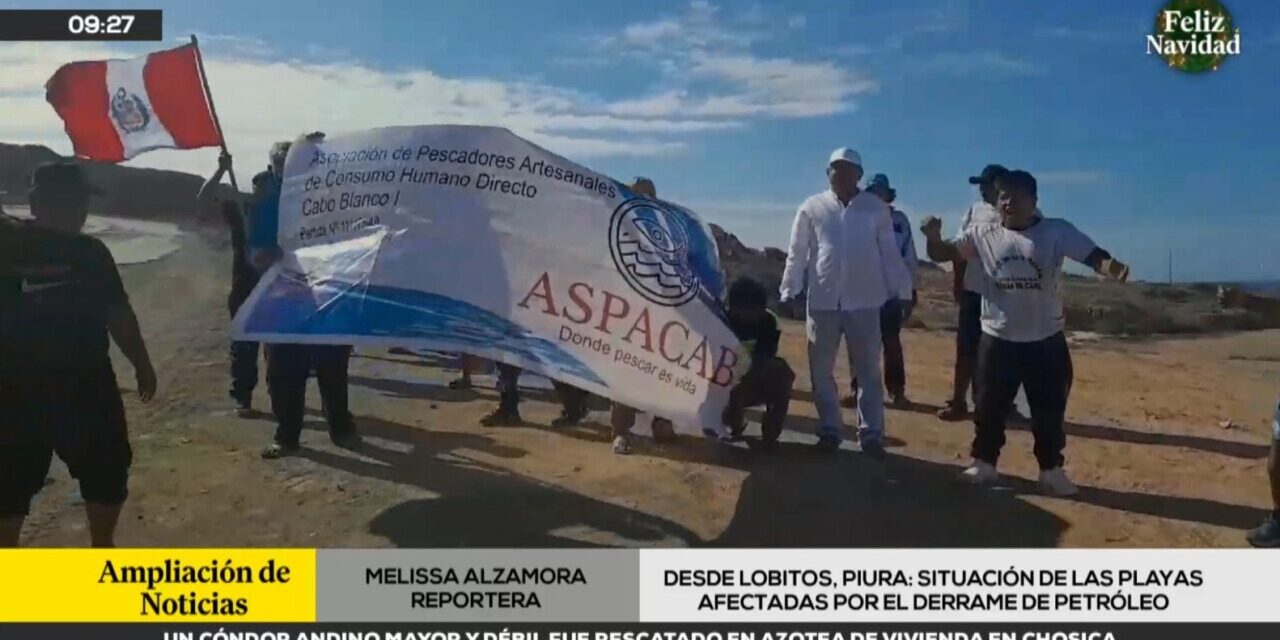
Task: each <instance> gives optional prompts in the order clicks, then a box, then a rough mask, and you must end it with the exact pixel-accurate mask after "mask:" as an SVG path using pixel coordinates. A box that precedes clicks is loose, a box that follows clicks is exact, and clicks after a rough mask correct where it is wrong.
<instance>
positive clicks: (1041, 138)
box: [0, 0, 1280, 280]
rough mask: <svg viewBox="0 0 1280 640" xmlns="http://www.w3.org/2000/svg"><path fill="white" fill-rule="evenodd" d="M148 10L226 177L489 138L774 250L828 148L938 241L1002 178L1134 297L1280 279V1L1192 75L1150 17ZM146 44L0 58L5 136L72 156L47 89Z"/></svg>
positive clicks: (716, 6)
mask: <svg viewBox="0 0 1280 640" xmlns="http://www.w3.org/2000/svg"><path fill="white" fill-rule="evenodd" d="M2 4H6V3H4V2H0V5H2ZM10 4H11V3H10ZM41 4H42V3H40V2H34V3H32V2H24V3H21V6H23V7H38V6H41ZM99 4H102V5H106V6H110V5H111V3H99ZM117 4H120V3H117ZM123 4H133V3H123ZM161 4H162V5H164V8H165V26H166V36H167V37H169V38H171V39H172V38H176V37H179V36H182V35H184V34H186V33H189V32H191V31H196V32H198V33H201V34H203V35H204V36H205V38H204V48H205V50H206V56H207V57H208V59H209V69H210V70H209V74H210V78H211V81H212V83H213V92H214V97H215V99H216V100H217V102H218V106H219V110H220V111H222V112H223V119H224V125H225V127H226V129H227V135H228V138H229V142H230V144H231V146H232V151H233V153H235V154H236V155H237V157H238V159H239V163H238V164H239V165H241V166H243V165H245V164H247V165H249V167H250V168H252V167H254V166H255V165H257V164H261V162H260V161H258V160H257V159H258V158H261V157H262V155H263V153H264V152H265V149H266V145H267V144H269V142H270V140H272V139H275V138H279V137H286V138H287V137H292V135H293V134H295V133H297V132H296V131H293V129H312V128H321V129H326V130H330V131H339V130H343V129H359V128H365V127H371V126H380V125H389V124H410V123H417V124H425V123H435V122H450V121H466V122H469V123H477V124H480V123H484V124H498V125H503V126H510V127H511V128H512V129H513V130H515V131H516V132H517V133H521V134H522V135H527V136H528V137H531V138H532V139H534V140H535V141H537V142H539V143H540V144H543V145H544V146H547V147H549V148H551V149H552V150H555V151H557V152H560V153H562V154H564V155H566V156H568V157H570V158H572V159H574V160H577V161H580V162H582V163H584V164H587V165H588V166H591V167H593V168H595V169H597V170H600V171H603V172H605V173H608V174H610V175H613V176H615V177H618V178H623V179H625V178H629V177H631V176H634V175H637V174H643V175H647V176H649V177H652V178H653V179H654V180H655V181H656V182H657V184H658V187H659V191H660V194H661V195H663V196H664V197H668V198H670V199H673V200H677V201H679V202H682V203H684V204H687V205H689V206H691V207H692V208H694V210H696V211H698V212H700V213H701V214H702V215H703V216H704V217H706V218H708V219H710V220H712V221H715V222H718V223H720V224H722V225H723V226H725V227H726V228H728V229H729V230H730V231H733V232H735V233H737V234H738V235H740V236H741V237H742V238H743V239H744V241H746V242H747V243H748V244H751V245H755V246H760V245H775V246H785V243H786V238H787V232H788V229H789V225H790V220H791V217H792V215H793V213H794V209H795V207H796V205H797V204H798V203H799V202H800V201H801V200H802V199H803V198H804V197H805V196H807V195H809V194H811V193H813V192H814V191H817V190H819V189H820V188H822V186H823V181H824V177H823V173H822V171H823V164H824V161H825V158H826V156H827V155H828V154H829V152H830V151H831V149H832V148H834V147H837V146H845V145H848V146H852V147H855V148H857V149H858V150H859V151H861V152H862V154H863V158H864V160H865V164H866V167H867V170H868V172H884V173H887V174H888V175H889V176H890V178H891V180H892V181H893V183H894V186H895V187H896V188H897V189H898V192H899V200H900V203H901V205H902V206H903V208H904V209H905V210H907V211H908V212H909V213H910V214H911V215H913V216H915V217H919V216H923V215H925V214H936V215H941V216H942V217H943V218H944V220H946V221H947V223H948V228H949V229H954V226H955V221H956V219H957V218H958V217H959V215H960V214H961V213H962V212H963V211H964V209H965V208H966V207H967V205H968V204H969V203H970V202H971V201H972V200H973V199H974V198H975V193H974V191H973V189H972V188H971V187H970V186H969V185H968V184H967V182H966V180H965V178H966V177H967V176H969V175H971V174H973V173H974V172H976V171H978V170H979V169H980V168H981V167H982V165H983V164H985V163H987V162H991V161H996V162H1001V163H1003V164H1005V165H1007V166H1011V167H1022V168H1026V169H1029V170H1031V171H1032V172H1034V173H1036V174H1037V175H1038V176H1040V178H1041V208H1042V209H1043V210H1044V211H1045V212H1046V213H1047V214H1049V215H1053V216H1060V217H1066V218H1069V219H1070V220H1072V221H1074V222H1076V223H1077V225H1078V226H1079V227H1081V228H1082V229H1084V230H1085V231H1086V232H1088V233H1089V234H1091V235H1092V236H1093V237H1094V238H1095V240H1097V241H1098V242H1099V243H1100V244H1102V245H1103V246H1105V247H1108V248H1110V249H1111V250H1112V251H1113V253H1115V254H1116V255H1117V256H1118V257H1120V258H1122V259H1127V260H1128V261H1130V262H1132V263H1133V265H1134V268H1135V269H1134V270H1135V275H1136V276H1137V277H1139V278H1143V279H1163V278H1164V277H1165V269H1166V266H1165V265H1166V256H1167V253H1168V252H1169V251H1173V252H1174V261H1175V269H1176V270H1175V274H1174V275H1175V277H1176V278H1178V279H1180V280H1192V279H1195V280H1210V279H1219V280H1225V279H1274V278H1280V251H1276V250H1275V249H1273V244H1274V243H1275V240H1274V239H1275V238H1278V237H1280V206H1277V204H1276V203H1277V202H1280V132H1278V129H1277V127H1276V126H1275V118H1276V115H1277V114H1280V89H1278V88H1277V79H1278V76H1280V3H1275V2H1270V1H1267V0H1227V1H1226V5H1227V7H1228V9H1229V10H1230V11H1231V12H1232V14H1233V16H1234V18H1235V20H1236V24H1237V26H1239V27H1240V30H1241V33H1242V48H1243V54H1242V55H1241V56H1239V57H1237V58H1234V59H1231V60H1229V61H1228V62H1227V63H1226V64H1225V65H1223V67H1222V68H1221V70H1219V71H1218V72H1216V73H1212V74H1207V75H1204V76H1189V75H1186V74H1182V73H1179V72H1175V71H1173V70H1171V69H1169V68H1167V67H1166V66H1165V65H1164V63H1163V61H1162V60H1160V59H1159V58H1158V57H1154V56H1148V55H1146V52H1145V36H1146V35H1147V34H1148V33H1150V32H1151V31H1150V29H1151V25H1152V23H1153V21H1154V19H1155V15H1156V11H1157V9H1158V8H1159V3H1157V2H1149V1H1146V0H1139V1H1134V2H1124V3H1108V2H1100V1H1082V2H1071V3H1065V2H1063V3H1043V2H1025V1H1019V0H985V1H984V0H975V1H972V2H961V1H955V0H920V1H915V0H912V1H898V2H893V3H884V2H875V3H873V2H866V1H862V2H859V1H853V2H849V1H843V2H786V3H779V2H771V3H767V4H761V3H734V2H711V3H708V2H692V3H690V2H687V1H682V2H645V3H637V2H611V1H607V0H602V1H599V2H592V3H586V2H570V1H562V0H555V1H539V2H535V1H532V0H523V1H509V2H508V1H494V2H382V3H378V2H366V3H352V2H315V3H294V2H271V3H268V2H260V1H258V2H241V1H234V0H233V1H223V2H218V3H207V4H205V3H202V4H200V5H197V4H196V3H172V4H169V5H165V3H161ZM48 6H50V7H52V6H54V4H53V3H50V4H49V5H48ZM154 48H155V45H154V43H153V44H146V45H52V44H50V45H14V44H0V65H3V66H0V69H4V70H0V108H6V111H8V112H9V113H11V114H14V115H13V116H12V117H10V118H8V119H5V120H6V121H5V122H0V140H5V141H24V142H42V143H45V144H50V145H51V146H54V147H55V148H57V149H59V150H64V151H65V150H67V149H68V148H69V145H67V144H66V141H65V136H61V132H60V128H59V127H58V126H57V125H58V123H57V121H56V118H54V119H52V120H50V117H51V115H52V114H51V110H49V109H48V107H47V106H45V105H43V104H42V101H41V100H40V97H39V95H37V93H38V90H39V87H40V84H41V83H42V82H43V78H46V77H47V76H48V73H50V72H51V71H52V69H53V68H55V67H56V66H57V64H60V63H62V62H65V61H68V60H70V59H78V58H77V56H86V55H96V54H109V55H116V54H133V53H142V52H145V51H147V50H149V49H154ZM79 59H83V58H79ZM6 77H7V80H8V81H7V82H6ZM32 85H34V87H33V86H32ZM33 96H34V98H33ZM313 125H314V126H313ZM134 164H139V165H143V166H165V167H173V168H179V169H183V170H191V171H203V170H204V168H206V167H211V166H212V164H213V155H212V153H205V152H181V153H179V152H157V153H153V154H148V155H146V156H143V157H142V158H139V159H137V160H135V161H134ZM242 171H244V172H245V173H247V172H248V169H244V170H242Z"/></svg>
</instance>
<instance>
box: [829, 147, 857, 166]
mask: <svg viewBox="0 0 1280 640" xmlns="http://www.w3.org/2000/svg"><path fill="white" fill-rule="evenodd" d="M842 160H843V161H844V162H848V163H850V164H856V165H858V166H859V167H861V166H862V156H861V155H860V154H859V153H858V152H857V151H854V150H853V149H850V148H849V147H840V148H839V149H836V150H835V151H832V152H831V159H830V160H828V161H827V166H831V165H833V164H835V163H836V162H837V161H842Z"/></svg>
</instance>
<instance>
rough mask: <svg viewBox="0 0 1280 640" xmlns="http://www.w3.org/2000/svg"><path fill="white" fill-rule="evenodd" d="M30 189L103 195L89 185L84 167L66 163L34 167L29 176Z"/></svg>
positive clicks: (59, 162) (99, 190)
mask: <svg viewBox="0 0 1280 640" xmlns="http://www.w3.org/2000/svg"><path fill="white" fill-rule="evenodd" d="M31 189H32V190H33V191H36V190H38V191H50V192H57V191H60V192H63V193H83V194H93V195H101V194H102V193H103V191H102V189H99V188H97V187H95V186H93V185H92V184H89V180H88V179H87V178H85V175H84V167H82V166H80V165H78V164H76V163H74V162H66V161H57V162H46V163H44V164H42V165H40V166H38V167H36V170H35V171H34V172H32V174H31Z"/></svg>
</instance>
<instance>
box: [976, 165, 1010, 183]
mask: <svg viewBox="0 0 1280 640" xmlns="http://www.w3.org/2000/svg"><path fill="white" fill-rule="evenodd" d="M1006 173H1009V170H1008V169H1006V168H1004V166H1002V165H998V164H989V165H987V166H985V167H983V168H982V173H981V174H980V175H976V176H970V177H969V184H991V183H992V182H994V181H995V179H996V178H999V177H1000V176H1002V175H1004V174H1006Z"/></svg>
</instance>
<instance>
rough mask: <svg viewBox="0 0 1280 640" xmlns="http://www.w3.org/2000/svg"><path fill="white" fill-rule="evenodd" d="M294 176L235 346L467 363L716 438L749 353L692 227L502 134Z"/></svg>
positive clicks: (447, 130)
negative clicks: (344, 347)
mask: <svg viewBox="0 0 1280 640" xmlns="http://www.w3.org/2000/svg"><path fill="white" fill-rule="evenodd" d="M284 175H285V178H284V186H283V190H282V195H281V200H280V229H279V242H280V245H281V247H282V248H283V249H284V251H285V254H286V255H285V259H284V260H282V261H281V262H280V263H279V264H278V265H276V266H275V267H273V268H272V270H270V271H269V272H268V273H267V274H266V275H265V277H264V278H263V280H262V282H261V284H259V286H258V288H257V289H256V290H255V291H254V293H253V295H252V296H251V297H250V299H249V300H248V302H247V303H246V304H245V305H244V306H243V307H242V308H241V309H240V312H239V313H238V314H237V316H236V318H235V321H234V327H233V333H234V335H235V336H236V337H237V339H245V340H257V341H262V342H289V343H318V344H354V345H383V346H393V345H394V346H408V347H415V346H416V347H424V348H431V349H440V350H450V351H460V352H465V353H470V354H473V355H476V356H480V357H484V358H489V359H492V360H496V361H501V362H505V363H507V364H511V365H515V366H518V367H521V368H523V369H527V370H530V371H533V372H537V373H540V374H543V375H546V376H548V377H550V378H553V379H555V380H559V381H562V382H565V383H568V384H571V385H573V386H575V387H579V388H582V389H586V390H588V391H591V392H593V393H596V394H599V395H602V396H605V397H608V398H612V399H614V400H617V401H620V402H623V403H625V404H627V405H630V406H633V407H636V408H638V409H641V410H644V411H648V412H652V413H654V414H657V415H660V416H664V417H667V418H670V419H672V420H673V421H675V423H676V424H677V425H681V426H683V427H685V428H702V427H712V428H716V429H719V423H720V412H721V410H722V408H723V406H724V403H725V401H726V400H727V397H728V394H727V388H728V387H729V386H730V385H731V384H732V382H733V376H734V372H733V369H734V364H735V363H736V360H737V351H738V349H739V344H738V341H737V339H736V338H734V336H733V334H732V332H731V331H730V330H729V328H728V326H727V325H726V322H725V319H724V314H723V311H722V310H721V308H720V304H719V298H720V297H721V294H722V292H723V289H724V282H723V275H722V273H721V271H720V266H719V258H718V253H717V250H716V245H715V241H714V239H713V238H712V235H711V232H710V230H709V228H708V227H707V226H706V225H705V224H704V223H703V222H702V221H701V220H699V219H698V217H697V216H696V215H694V214H693V213H692V212H691V211H689V210H687V209H684V208H682V207H679V206H677V205H675V204H672V203H669V202H662V201H656V200H650V199H647V198H644V197H641V196H639V195H637V194H635V193H633V192H632V191H631V190H630V189H628V188H627V186H625V185H623V184H621V183H619V182H617V181H616V180H613V179H611V178H609V177H607V176H604V175H600V174H598V173H595V172H593V171H591V170H589V169H586V168H584V167H581V166H579V165H576V164H574V163H572V162H569V161H568V160H565V159H564V158H561V157H560V156H557V155H555V154H553V153H550V152H548V151H546V150H544V149H542V148H540V147H538V146H536V145H534V144H532V143H530V142H528V141H526V140H523V139H521V138H519V137H517V136H515V135H514V134H512V133H511V132H509V131H507V130H505V129H498V128H492V127H469V126H421V127H392V128H385V129H375V130H371V131H364V132H358V133H351V134H345V135H338V136H333V137H330V138H328V139H326V140H324V141H322V142H320V143H318V144H313V143H308V142H299V143H298V144H295V145H294V147H293V148H292V149H291V150H290V152H289V158H288V160H287V161H286V166H285V172H284Z"/></svg>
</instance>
